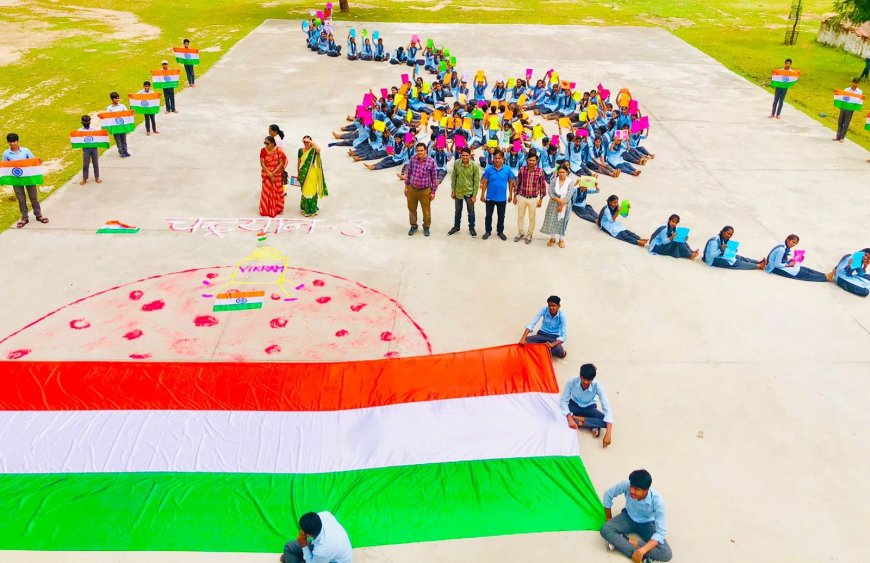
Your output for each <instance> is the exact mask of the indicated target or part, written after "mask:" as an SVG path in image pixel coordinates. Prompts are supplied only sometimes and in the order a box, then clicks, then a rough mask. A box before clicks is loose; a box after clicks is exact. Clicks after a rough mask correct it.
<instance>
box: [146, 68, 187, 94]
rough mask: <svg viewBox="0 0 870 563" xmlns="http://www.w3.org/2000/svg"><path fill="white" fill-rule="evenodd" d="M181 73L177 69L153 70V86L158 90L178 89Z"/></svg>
mask: <svg viewBox="0 0 870 563" xmlns="http://www.w3.org/2000/svg"><path fill="white" fill-rule="evenodd" d="M180 74H181V72H180V71H179V70H178V69H177V68H170V69H167V70H152V71H151V84H152V85H153V86H154V87H155V88H158V89H161V90H162V89H163V88H178V77H179V75H180Z"/></svg>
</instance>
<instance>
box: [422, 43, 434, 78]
mask: <svg viewBox="0 0 870 563" xmlns="http://www.w3.org/2000/svg"><path fill="white" fill-rule="evenodd" d="M423 69H424V70H427V71H429V72H432V73H435V72H438V63H437V62H436V61H435V51H434V50H432V49H430V48H429V47H426V48H425V49H423Z"/></svg>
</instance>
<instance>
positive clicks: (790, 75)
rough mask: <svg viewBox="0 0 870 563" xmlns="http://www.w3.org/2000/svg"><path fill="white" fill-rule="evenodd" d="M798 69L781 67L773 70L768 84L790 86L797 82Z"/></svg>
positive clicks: (775, 86) (781, 86)
mask: <svg viewBox="0 0 870 563" xmlns="http://www.w3.org/2000/svg"><path fill="white" fill-rule="evenodd" d="M800 75H801V73H800V71H799V70H786V69H784V68H781V69H779V70H774V71H773V76H771V77H770V85H771V86H773V87H774V88H791V87H792V86H794V85H795V83H797V81H798V78H800Z"/></svg>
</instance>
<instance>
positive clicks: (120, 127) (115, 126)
mask: <svg viewBox="0 0 870 563" xmlns="http://www.w3.org/2000/svg"><path fill="white" fill-rule="evenodd" d="M134 115H135V114H134V113H133V112H132V111H130V110H124V111H104V112H103V113H98V114H97V117H99V118H100V127H102V128H103V129H105V130H106V131H108V132H109V133H111V134H112V135H118V134H120V133H129V132H130V131H133V130H134V129H136V122H135V121H134V117H133V116H134Z"/></svg>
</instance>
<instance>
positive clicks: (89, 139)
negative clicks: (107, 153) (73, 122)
mask: <svg viewBox="0 0 870 563" xmlns="http://www.w3.org/2000/svg"><path fill="white" fill-rule="evenodd" d="M69 142H70V144H71V145H72V148H74V149H107V148H109V132H108V131H105V130H103V129H94V130H93V131H71V132H70V134H69Z"/></svg>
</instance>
